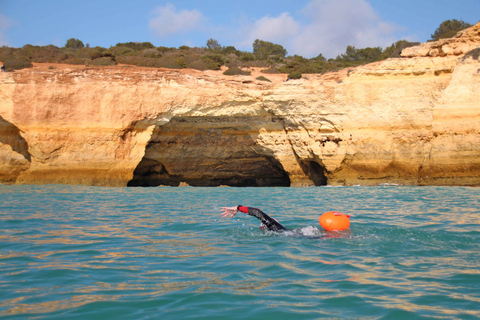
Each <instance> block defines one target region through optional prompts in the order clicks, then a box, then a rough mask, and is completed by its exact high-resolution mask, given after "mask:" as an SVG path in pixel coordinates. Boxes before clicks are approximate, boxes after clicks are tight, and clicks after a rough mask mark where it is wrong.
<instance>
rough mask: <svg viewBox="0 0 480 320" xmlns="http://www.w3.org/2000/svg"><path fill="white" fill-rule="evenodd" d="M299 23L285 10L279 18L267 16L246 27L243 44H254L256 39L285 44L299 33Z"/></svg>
mask: <svg viewBox="0 0 480 320" xmlns="http://www.w3.org/2000/svg"><path fill="white" fill-rule="evenodd" d="M298 30H299V24H298V23H297V22H296V21H295V20H294V19H293V18H292V16H290V14H289V13H287V12H284V13H282V14H281V15H280V16H279V17H278V18H275V17H270V16H265V17H263V18H260V19H258V20H257V21H255V22H254V23H252V24H250V25H248V26H247V27H245V30H244V32H243V37H242V38H243V39H242V41H241V46H248V45H252V44H253V42H254V41H255V40H256V39H260V40H264V41H271V42H277V43H281V44H283V43H284V42H285V40H286V39H288V38H289V37H292V36H295V35H296V34H297V33H298Z"/></svg>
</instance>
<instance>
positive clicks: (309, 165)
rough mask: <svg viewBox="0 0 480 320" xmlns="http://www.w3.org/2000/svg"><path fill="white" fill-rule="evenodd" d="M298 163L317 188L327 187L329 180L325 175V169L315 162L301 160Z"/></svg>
mask: <svg viewBox="0 0 480 320" xmlns="http://www.w3.org/2000/svg"><path fill="white" fill-rule="evenodd" d="M298 163H299V164H300V167H301V168H302V170H303V172H304V173H305V175H306V176H307V177H309V178H310V180H312V181H313V184H314V185H315V186H326V185H327V182H328V179H327V177H326V175H325V167H324V166H323V165H321V164H319V163H318V162H316V161H314V160H299V161H298Z"/></svg>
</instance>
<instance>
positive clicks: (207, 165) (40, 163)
mask: <svg viewBox="0 0 480 320" xmlns="http://www.w3.org/2000/svg"><path fill="white" fill-rule="evenodd" d="M478 30H479V24H477V25H476V26H474V27H472V28H470V29H468V30H466V31H464V32H462V33H460V34H459V35H457V36H456V37H455V38H452V39H453V40H451V41H450V42H448V41H447V42H442V45H441V48H442V52H443V53H440V51H439V52H438V54H430V53H431V52H432V51H431V50H432V48H434V49H436V48H439V46H440V44H435V45H434V44H432V43H429V44H428V48H430V49H428V50H427V49H426V48H427V47H425V46H423V45H421V46H419V47H418V48H417V49H415V48H413V49H412V48H407V49H406V50H410V51H405V50H404V54H403V55H404V58H398V59H389V60H386V61H381V62H377V63H373V64H369V65H365V66H361V67H357V68H350V69H346V70H342V71H339V72H332V73H327V74H323V75H304V78H303V79H300V80H290V81H285V80H286V75H264V76H265V77H266V78H268V79H270V80H271V81H272V82H265V81H259V80H256V77H257V76H258V75H260V73H259V70H254V71H253V72H252V75H251V76H225V75H223V74H222V72H221V71H205V72H201V71H196V70H187V69H183V70H168V69H154V68H140V67H130V66H115V67H84V66H67V65H54V67H55V68H53V69H52V68H49V67H50V66H52V64H35V65H34V68H33V69H24V70H20V71H17V72H14V73H0V182H2V183H10V184H13V183H16V184H47V183H67V184H87V185H105V186H127V185H129V186H160V185H173V186H178V185H182V186H187V185H188V186H226V185H230V186H311V185H325V184H329V185H357V184H360V185H376V184H381V183H397V184H409V185H480V135H479V131H480V93H479V90H478V88H480V61H479V58H478V49H475V48H478V47H479V46H480V39H478V38H475V37H477V36H478ZM447 40H448V39H447ZM447 43H448V46H447ZM462 43H463V44H464V45H465V46H463V45H461V44H462ZM422 46H423V47H422ZM447 47H448V48H451V50H450V49H446V48H447ZM449 50H450V51H449ZM472 50H473V51H472ZM424 51H425V52H426V51H428V52H427V53H421V54H420V52H424ZM408 52H415V54H412V53H408ZM449 52H453V53H452V54H450V53H449ZM459 52H461V53H459Z"/></svg>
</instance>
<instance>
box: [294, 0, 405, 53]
mask: <svg viewBox="0 0 480 320" xmlns="http://www.w3.org/2000/svg"><path fill="white" fill-rule="evenodd" d="M304 13H305V15H306V17H307V18H309V20H310V23H308V24H306V25H304V26H303V28H302V30H301V32H300V34H299V35H298V37H297V38H296V39H295V42H294V46H295V48H296V50H298V51H299V54H301V55H304V56H315V55H317V54H319V53H322V54H323V55H324V56H326V57H335V56H336V55H338V54H340V53H343V52H345V48H346V47H347V45H353V46H355V47H357V48H365V47H374V46H380V47H384V46H387V45H390V44H392V43H393V42H394V41H395V38H394V37H393V33H394V32H395V31H396V30H397V29H398V27H397V26H395V25H394V24H391V23H388V22H385V21H382V20H381V19H380V17H379V16H378V14H377V13H376V12H375V10H374V9H373V8H372V6H371V5H370V4H369V3H368V2H367V1H365V0H313V1H312V2H310V3H309V4H308V5H307V6H306V7H305V8H304Z"/></svg>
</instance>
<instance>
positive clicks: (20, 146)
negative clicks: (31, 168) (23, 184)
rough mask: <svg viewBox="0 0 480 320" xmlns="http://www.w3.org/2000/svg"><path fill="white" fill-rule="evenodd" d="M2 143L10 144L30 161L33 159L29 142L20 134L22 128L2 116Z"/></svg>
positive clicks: (0, 118) (0, 130) (0, 125)
mask: <svg viewBox="0 0 480 320" xmlns="http://www.w3.org/2000/svg"><path fill="white" fill-rule="evenodd" d="M0 143H2V144H6V145H9V146H10V147H11V148H12V150H13V151H14V152H16V153H19V154H21V155H22V156H24V157H25V159H27V160H28V161H29V162H30V161H31V156H30V153H29V152H28V143H27V141H26V140H25V139H23V137H22V136H21V135H20V129H18V128H17V127H16V126H15V125H13V124H12V123H10V122H8V121H7V120H5V119H3V118H2V117H0Z"/></svg>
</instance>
